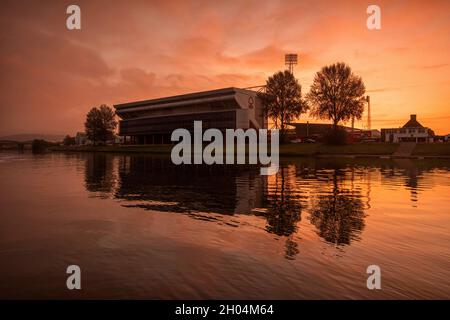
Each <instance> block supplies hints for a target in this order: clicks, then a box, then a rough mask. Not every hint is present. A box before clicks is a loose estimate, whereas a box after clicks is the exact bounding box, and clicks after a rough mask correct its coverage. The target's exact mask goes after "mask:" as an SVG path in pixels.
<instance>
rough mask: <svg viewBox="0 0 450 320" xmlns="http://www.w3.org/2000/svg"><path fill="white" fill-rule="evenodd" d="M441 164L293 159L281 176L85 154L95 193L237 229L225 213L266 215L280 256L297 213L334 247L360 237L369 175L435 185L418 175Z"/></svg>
mask: <svg viewBox="0 0 450 320" xmlns="http://www.w3.org/2000/svg"><path fill="white" fill-rule="evenodd" d="M437 168H439V165H436V164H432V163H431V164H430V163H428V165H427V164H426V163H424V162H419V163H417V162H414V161H411V160H405V161H387V160H380V161H379V162H377V160H371V161H370V162H365V160H351V159H344V160H342V159H323V160H317V159H316V160H312V159H295V160H290V161H288V162H287V163H282V165H281V168H280V170H279V172H278V174H276V175H274V176H269V177H267V176H261V175H260V174H259V168H258V167H257V166H237V165H236V166H230V165H226V166H219V165H216V166H214V165H213V166H207V165H191V166H176V165H173V164H172V163H171V162H170V159H169V158H165V157H154V156H143V155H117V156H113V155H106V154H97V153H94V154H89V155H87V156H86V157H85V186H86V190H88V191H89V192H90V193H91V194H92V195H93V196H98V197H101V198H110V197H112V198H115V199H117V200H119V201H120V202H121V205H122V206H124V207H133V208H142V209H144V210H156V211H163V212H171V213H182V214H186V215H188V216H190V217H191V218H194V219H200V220H205V221H211V222H214V223H220V224H227V225H230V226H233V227H239V226H240V225H239V222H236V221H234V222H233V221H232V220H230V219H226V218H225V217H229V216H233V215H236V214H241V215H242V214H244V215H253V216H256V217H259V218H261V219H264V221H265V227H264V228H265V231H266V232H268V233H271V234H273V235H275V236H276V238H277V239H282V240H283V241H284V242H285V245H284V246H285V257H286V258H287V259H293V258H294V257H295V256H296V255H297V254H298V253H299V251H300V248H299V245H298V239H299V238H300V234H301V230H299V225H300V222H301V221H302V213H303V214H304V215H305V214H306V216H307V217H306V221H307V222H309V223H311V225H313V226H314V228H315V229H316V233H317V235H318V236H319V237H320V238H321V239H323V241H325V242H326V243H328V244H331V245H334V246H340V247H342V246H346V245H350V244H351V243H352V242H354V241H359V240H360V239H361V236H362V233H363V231H364V227H365V224H366V222H365V220H366V216H367V210H369V209H370V207H371V204H370V201H371V200H370V199H371V192H372V191H371V190H372V181H373V180H375V181H377V183H381V185H383V186H384V187H385V188H386V189H387V190H389V188H398V187H403V188H406V189H408V190H410V198H411V203H412V204H413V205H416V204H417V201H418V198H419V190H421V188H422V187H426V185H427V184H429V183H432V182H431V181H428V180H427V179H425V178H424V175H423V173H424V172H426V171H430V170H438V169H437Z"/></svg>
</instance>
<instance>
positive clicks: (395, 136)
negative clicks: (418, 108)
mask: <svg viewBox="0 0 450 320" xmlns="http://www.w3.org/2000/svg"><path fill="white" fill-rule="evenodd" d="M381 141H383V142H394V143H397V142H433V141H434V131H433V130H431V129H430V128H426V127H424V126H422V125H421V124H420V123H419V121H417V116H416V115H415V114H412V115H411V116H410V119H409V121H408V122H406V123H405V124H404V125H403V127H401V128H386V129H381Z"/></svg>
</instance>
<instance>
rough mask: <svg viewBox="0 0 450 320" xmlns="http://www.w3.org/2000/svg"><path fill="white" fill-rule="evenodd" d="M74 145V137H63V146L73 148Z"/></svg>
mask: <svg viewBox="0 0 450 320" xmlns="http://www.w3.org/2000/svg"><path fill="white" fill-rule="evenodd" d="M75 144H76V141H75V137H71V136H69V135H66V136H65V137H64V140H63V145H65V146H73V145H75Z"/></svg>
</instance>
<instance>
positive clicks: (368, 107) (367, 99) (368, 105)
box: [366, 96, 372, 130]
mask: <svg viewBox="0 0 450 320" xmlns="http://www.w3.org/2000/svg"><path fill="white" fill-rule="evenodd" d="M366 101H367V129H368V130H371V129H372V118H371V116H370V97H369V96H366Z"/></svg>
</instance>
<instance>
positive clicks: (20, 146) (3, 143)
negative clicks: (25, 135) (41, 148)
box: [0, 140, 32, 150]
mask: <svg viewBox="0 0 450 320" xmlns="http://www.w3.org/2000/svg"><path fill="white" fill-rule="evenodd" d="M31 144H32V141H14V140H0V150H24V149H31Z"/></svg>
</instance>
